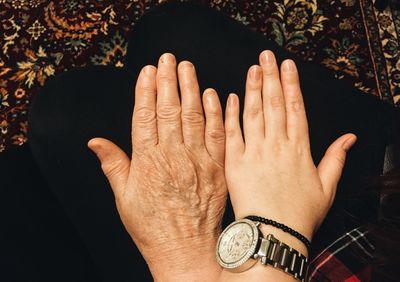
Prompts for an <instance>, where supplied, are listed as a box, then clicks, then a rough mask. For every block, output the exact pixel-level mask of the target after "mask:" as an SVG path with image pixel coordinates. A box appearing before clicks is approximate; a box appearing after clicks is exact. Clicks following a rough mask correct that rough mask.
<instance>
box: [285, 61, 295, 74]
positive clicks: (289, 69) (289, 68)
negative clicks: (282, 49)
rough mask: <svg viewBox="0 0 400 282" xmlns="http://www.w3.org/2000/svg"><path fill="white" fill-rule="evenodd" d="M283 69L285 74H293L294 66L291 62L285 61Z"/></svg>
mask: <svg viewBox="0 0 400 282" xmlns="http://www.w3.org/2000/svg"><path fill="white" fill-rule="evenodd" d="M283 69H284V70H285V71H287V72H295V71H296V64H295V63H294V62H293V61H292V60H286V61H285V64H284V65H283Z"/></svg>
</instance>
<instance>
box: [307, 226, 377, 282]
mask: <svg viewBox="0 0 400 282" xmlns="http://www.w3.org/2000/svg"><path fill="white" fill-rule="evenodd" d="M367 234H368V230H367V229H366V228H365V227H363V226H360V227H357V228H354V229H353V230H351V231H349V232H346V233H345V234H343V235H342V236H340V237H339V238H337V239H336V240H335V241H334V242H332V243H331V244H330V245H329V246H328V247H326V248H325V249H324V250H323V251H321V252H320V253H319V254H318V255H317V256H315V258H314V259H312V260H311V261H310V266H309V269H308V281H318V282H322V281H332V282H335V281H340V282H343V281H345V282H358V281H362V282H365V281H371V274H372V264H371V262H372V258H373V253H374V249H375V247H374V246H373V244H372V243H371V242H370V240H369V239H368V238H367ZM360 258H362V259H360Z"/></svg>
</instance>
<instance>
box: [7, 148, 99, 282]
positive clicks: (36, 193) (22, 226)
mask: <svg viewBox="0 0 400 282" xmlns="http://www.w3.org/2000/svg"><path fill="white" fill-rule="evenodd" d="M0 171H1V173H2V174H1V175H2V178H1V179H2V184H1V186H0V188H1V189H0V222H1V228H0V230H1V231H0V250H1V251H0V281H2V282H28V281H29V282H41V281H60V282H67V281H76V282H91V281H101V280H100V278H99V276H98V274H97V270H96V267H95V265H94V264H93V262H92V259H91V256H90V254H89V253H88V250H87V248H86V246H85V245H84V244H83V242H82V240H81V238H80V236H79V234H78V233H77V232H76V229H75V228H74V227H73V225H72V224H71V221H70V220H69V219H68V218H67V216H66V214H65V212H64V209H63V208H62V207H61V206H60V204H59V202H58V200H57V199H56V198H55V197H54V195H53V193H52V192H51V191H50V189H49V186H48V184H47V182H46V181H45V179H44V178H43V177H42V175H41V173H40V171H39V169H38V167H37V165H36V163H35V161H34V159H33V157H32V153H31V151H30V148H29V146H28V145H24V146H22V147H20V148H19V149H18V150H9V151H7V152H5V153H4V154H1V155H0ZM20 173H22V174H23V175H25V177H20V176H19V174H20Z"/></svg>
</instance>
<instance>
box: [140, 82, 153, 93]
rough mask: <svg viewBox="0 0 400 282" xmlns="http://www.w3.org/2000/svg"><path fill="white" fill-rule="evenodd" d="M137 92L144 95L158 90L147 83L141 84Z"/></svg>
mask: <svg viewBox="0 0 400 282" xmlns="http://www.w3.org/2000/svg"><path fill="white" fill-rule="evenodd" d="M137 90H138V91H140V92H141V93H144V94H148V93H153V92H155V91H156V89H155V88H154V87H153V86H152V85H150V84H147V83H140V84H139V85H138V88H137Z"/></svg>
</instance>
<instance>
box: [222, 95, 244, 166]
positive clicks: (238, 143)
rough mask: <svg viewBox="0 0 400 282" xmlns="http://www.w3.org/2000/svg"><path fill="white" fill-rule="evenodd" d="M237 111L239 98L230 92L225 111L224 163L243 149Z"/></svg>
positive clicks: (238, 110)
mask: <svg viewBox="0 0 400 282" xmlns="http://www.w3.org/2000/svg"><path fill="white" fill-rule="evenodd" d="M239 112H240V109H239V98H238V96H237V95H236V94H230V95H229V97H228V101H227V103H226V111H225V135H226V148H225V158H226V163H228V162H230V160H232V159H233V158H234V157H235V156H237V155H238V154H242V153H243V150H244V142H243V137H242V130H241V129H240V122H239Z"/></svg>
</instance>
